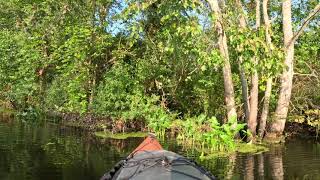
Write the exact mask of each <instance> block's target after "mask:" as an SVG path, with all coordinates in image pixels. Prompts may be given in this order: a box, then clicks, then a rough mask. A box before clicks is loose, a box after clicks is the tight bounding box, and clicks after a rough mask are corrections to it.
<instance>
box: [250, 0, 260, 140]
mask: <svg viewBox="0 0 320 180" xmlns="http://www.w3.org/2000/svg"><path fill="white" fill-rule="evenodd" d="M259 28H260V0H256V29H257V30H259ZM253 60H254V64H255V66H257V65H258V58H257V57H254V58H253ZM258 83H259V77H258V72H257V69H256V67H255V68H254V70H253V74H252V77H251V90H250V114H249V120H248V128H249V130H250V132H251V134H252V136H253V137H254V136H255V135H256V131H257V116H258V102H259V99H258V94H259V84H258Z"/></svg>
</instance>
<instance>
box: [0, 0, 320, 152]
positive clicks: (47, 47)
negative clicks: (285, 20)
mask: <svg viewBox="0 0 320 180" xmlns="http://www.w3.org/2000/svg"><path fill="white" fill-rule="evenodd" d="M297 3H298V2H297ZM313 4H315V2H314V1H312V0H310V2H309V1H308V2H300V3H298V4H295V8H297V7H299V6H301V7H302V6H303V7H304V8H305V11H307V10H309V9H310V7H312V6H313ZM227 5H228V6H227V7H228V8H229V9H226V12H228V13H227V15H228V16H227V17H226V18H225V21H226V22H224V24H225V26H226V27H225V31H226V34H227V36H228V37H229V41H230V42H229V44H228V45H229V48H230V49H229V50H230V54H231V55H230V62H231V66H232V67H231V68H232V70H233V81H234V85H235V95H236V104H237V105H238V107H239V109H238V114H239V118H238V119H239V120H241V119H243V118H242V117H243V110H242V109H243V108H242V106H241V88H240V87H241V86H240V79H239V72H238V71H239V70H238V66H239V62H238V61H239V59H238V57H239V56H240V55H242V56H243V58H244V59H243V60H244V61H243V62H241V65H242V66H243V67H244V69H245V73H246V74H247V75H248V76H250V75H251V73H252V72H253V70H257V71H258V72H259V73H260V75H261V79H260V81H259V87H260V94H261V97H262V96H263V92H264V90H265V81H266V79H267V78H268V77H274V78H275V79H276V81H275V82H274V86H276V87H277V86H278V85H279V81H280V80H279V78H278V75H279V74H280V73H281V71H282V69H283V68H284V67H283V63H282V61H283V52H282V48H283V45H282V32H281V26H282V25H281V21H280V20H279V19H280V17H279V14H280V11H279V9H278V6H279V4H278V3H277V1H271V3H270V7H271V9H272V11H273V12H272V13H271V16H272V19H274V24H273V25H272V34H271V35H272V39H273V44H272V46H271V47H269V46H268V45H266V43H265V33H264V32H265V31H264V27H262V28H261V29H260V30H259V31H254V30H250V29H247V30H241V29H239V28H238V27H237V24H238V22H237V20H238V12H235V11H231V10H230V9H232V8H234V7H233V6H232V2H227ZM309 6H310V7H309ZM0 7H1V9H0V18H1V19H0V28H1V29H0V59H1V64H0V99H1V102H9V103H10V104H11V106H12V107H14V108H16V109H18V110H19V111H20V112H29V111H32V112H38V111H42V112H50V111H52V112H59V113H79V114H81V115H83V114H86V113H91V114H96V115H101V116H110V117H111V118H112V120H113V121H123V122H130V121H136V120H139V121H141V120H142V121H145V122H146V124H147V125H148V128H150V129H152V130H153V131H155V132H157V133H159V134H160V135H163V134H164V133H165V132H166V130H168V129H172V127H174V126H175V125H176V124H179V123H180V125H179V128H181V129H180V130H179V132H178V134H179V137H181V138H188V139H191V140H201V143H205V144H206V145H208V146H209V147H210V148H211V147H217V146H215V145H214V144H215V143H217V142H221V141H225V142H226V143H223V144H224V146H226V147H221V149H225V148H226V149H228V148H231V149H233V148H234V144H228V143H229V142H232V141H233V140H232V139H233V137H234V135H235V134H236V133H237V131H238V130H239V129H241V128H243V126H242V125H239V127H237V128H234V127H233V128H231V127H232V126H233V125H232V124H225V125H223V126H221V125H220V124H219V123H221V122H222V121H223V120H224V119H225V107H224V106H223V103H224V94H223V76H222V73H221V70H222V63H223V61H222V58H221V56H220V53H219V50H218V48H217V45H216V42H217V33H216V32H215V31H214V30H213V29H214V27H213V21H214V20H215V17H213V16H212V13H211V12H210V8H209V7H208V4H207V3H205V2H203V1H190V0H183V1H140V0H132V1H120V0H114V1H112V0H79V1H68V0H60V1H54V0H21V1H17V0H7V1H1V2H0ZM244 8H245V10H246V11H247V12H248V14H247V16H248V24H249V26H250V23H251V24H252V22H254V18H253V17H254V8H253V7H252V5H251V4H250V3H245V4H244ZM293 13H294V17H297V18H296V19H295V21H297V22H295V23H296V24H298V22H299V18H300V19H301V17H304V16H305V13H301V12H300V11H298V10H295V9H294V11H293ZM316 20H319V18H317V19H316ZM317 25H318V23H317V22H313V23H311V26H310V27H309V28H308V29H307V30H306V31H307V32H306V33H305V35H303V36H302V38H301V39H299V41H297V43H296V61H297V65H296V66H295V71H296V72H297V77H296V78H295V85H296V86H298V87H296V88H294V95H293V101H292V107H293V111H294V112H295V113H300V112H301V109H305V108H308V109H309V108H311V109H314V108H319V104H320V94H319V90H318V88H319V86H320V82H319V80H318V73H319V69H320V68H319V66H320V65H319V51H320V49H319V48H320V45H319V28H318V26H317ZM253 57H255V58H258V59H259V64H257V65H256V64H253V63H252V61H251V59H252V58H253ZM304 77H306V78H307V79H306V78H304ZM305 81H306V82H307V83H304V82H305ZM302 82H303V83H302ZM299 84H300V85H299ZM277 91H278V89H277V88H274V89H273V93H272V94H273V95H272V97H271V109H274V108H275V105H276V98H277V97H276V93H277ZM298 106H299V107H298ZM215 117H217V118H218V119H219V120H220V121H221V122H218V120H217V119H216V118H215ZM179 121H181V122H179ZM231 122H235V121H231ZM207 125H208V126H209V129H204V130H200V133H199V128H200V129H201V128H202V127H203V126H207ZM173 129H174V128H173ZM195 132H198V133H195ZM202 132H203V133H202ZM195 136H199V137H195ZM216 137H218V138H216ZM213 141H217V142H213ZM210 144H212V146H211V145H210Z"/></svg>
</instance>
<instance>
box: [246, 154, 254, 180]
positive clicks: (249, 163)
mask: <svg viewBox="0 0 320 180" xmlns="http://www.w3.org/2000/svg"><path fill="white" fill-rule="evenodd" d="M244 163H245V168H244V179H246V180H252V179H254V157H253V156H246V157H245V160H244Z"/></svg>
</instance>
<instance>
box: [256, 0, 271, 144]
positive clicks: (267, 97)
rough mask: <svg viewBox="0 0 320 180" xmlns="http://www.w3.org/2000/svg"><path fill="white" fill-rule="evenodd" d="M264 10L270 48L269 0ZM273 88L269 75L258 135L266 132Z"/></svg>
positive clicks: (264, 4) (260, 135) (264, 2)
mask: <svg viewBox="0 0 320 180" xmlns="http://www.w3.org/2000/svg"><path fill="white" fill-rule="evenodd" d="M262 11H263V20H264V24H265V29H266V42H267V45H268V48H269V49H270V45H271V36H270V27H271V25H270V20H269V15H268V0H263V2H262ZM271 90H272V77H268V80H267V85H266V90H265V92H264V101H263V107H262V111H261V117H260V122H259V130H258V136H259V137H261V138H262V137H263V136H264V132H265V130H266V124H267V119H268V115H269V105H270V96H271Z"/></svg>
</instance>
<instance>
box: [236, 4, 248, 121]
mask: <svg viewBox="0 0 320 180" xmlns="http://www.w3.org/2000/svg"><path fill="white" fill-rule="evenodd" d="M236 5H237V8H238V10H239V11H240V18H239V22H240V23H239V24H240V28H241V29H246V28H247V23H246V18H245V16H244V11H243V7H242V4H241V1H240V0H237V1H236ZM242 62H243V57H242V56H241V55H240V56H239V62H238V63H239V71H240V79H241V90H242V101H243V106H244V112H245V121H246V122H247V121H248V119H249V114H250V103H249V95H248V83H247V77H246V74H245V72H244V69H243V67H242Z"/></svg>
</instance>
